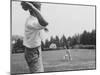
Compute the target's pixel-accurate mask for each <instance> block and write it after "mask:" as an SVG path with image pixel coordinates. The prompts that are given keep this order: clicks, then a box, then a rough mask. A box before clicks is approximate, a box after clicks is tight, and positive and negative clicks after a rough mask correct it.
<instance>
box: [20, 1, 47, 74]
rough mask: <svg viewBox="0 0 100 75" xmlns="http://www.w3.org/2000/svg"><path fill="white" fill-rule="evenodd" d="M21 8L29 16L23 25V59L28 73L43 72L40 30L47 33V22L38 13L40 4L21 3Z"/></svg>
mask: <svg viewBox="0 0 100 75" xmlns="http://www.w3.org/2000/svg"><path fill="white" fill-rule="evenodd" d="M21 5H22V8H23V9H24V10H25V11H29V13H30V16H29V17H28V18H27V20H26V23H25V37H24V41H23V45H24V46H25V59H26V62H27V64H28V66H29V69H30V72H31V73H34V72H44V68H43V63H42V54H41V30H43V29H44V30H45V31H48V29H47V28H46V26H47V25H48V22H47V21H46V20H45V19H44V17H43V16H42V15H41V13H40V9H41V4H40V3H38V2H25V1H22V2H21Z"/></svg>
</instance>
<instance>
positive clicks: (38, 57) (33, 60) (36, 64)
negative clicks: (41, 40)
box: [24, 46, 44, 73]
mask: <svg viewBox="0 0 100 75" xmlns="http://www.w3.org/2000/svg"><path fill="white" fill-rule="evenodd" d="M24 54H25V59H26V62H27V64H28V66H29V70H30V73H35V72H44V68H43V62H42V53H41V47H40V46H39V47H36V48H27V47H25V53H24Z"/></svg>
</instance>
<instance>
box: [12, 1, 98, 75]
mask: <svg viewBox="0 0 100 75" xmlns="http://www.w3.org/2000/svg"><path fill="white" fill-rule="evenodd" d="M10 41H11V50H10V52H11V60H10V61H11V74H34V73H49V72H67V71H79V70H95V69H96V6H95V5H82V4H67V3H53V2H39V1H34V0H31V1H24V0H23V1H21V0H12V1H11V40H10Z"/></svg>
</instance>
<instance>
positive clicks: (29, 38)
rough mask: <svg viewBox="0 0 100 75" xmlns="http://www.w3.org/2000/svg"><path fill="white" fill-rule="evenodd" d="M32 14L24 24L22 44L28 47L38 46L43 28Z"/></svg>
mask: <svg viewBox="0 0 100 75" xmlns="http://www.w3.org/2000/svg"><path fill="white" fill-rule="evenodd" d="M44 28H45V27H44V26H41V25H40V24H39V22H38V19H37V18H36V17H34V16H30V17H29V18H28V19H27V20H26V24H25V36H24V41H23V45H24V46H26V47H29V48H34V47H38V46H40V45H41V32H42V31H41V30H42V29H44Z"/></svg>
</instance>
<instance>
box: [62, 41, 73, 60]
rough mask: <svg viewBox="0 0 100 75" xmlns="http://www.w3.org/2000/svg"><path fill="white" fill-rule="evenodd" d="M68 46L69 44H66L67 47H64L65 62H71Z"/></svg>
mask: <svg viewBox="0 0 100 75" xmlns="http://www.w3.org/2000/svg"><path fill="white" fill-rule="evenodd" d="M69 46H70V43H69V42H68V45H67V46H66V54H65V56H64V60H67V61H71V60H72V57H71V53H70V49H69Z"/></svg>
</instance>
